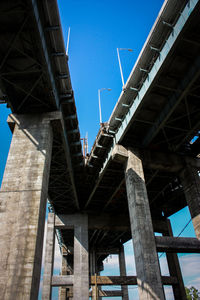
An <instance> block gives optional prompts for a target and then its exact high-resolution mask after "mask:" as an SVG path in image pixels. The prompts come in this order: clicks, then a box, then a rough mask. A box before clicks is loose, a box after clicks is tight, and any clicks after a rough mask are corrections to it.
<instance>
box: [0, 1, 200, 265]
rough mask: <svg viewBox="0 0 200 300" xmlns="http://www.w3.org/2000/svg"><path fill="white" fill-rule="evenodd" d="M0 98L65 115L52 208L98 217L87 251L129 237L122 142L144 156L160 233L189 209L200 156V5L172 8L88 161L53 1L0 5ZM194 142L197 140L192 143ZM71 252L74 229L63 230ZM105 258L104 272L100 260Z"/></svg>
mask: <svg viewBox="0 0 200 300" xmlns="http://www.w3.org/2000/svg"><path fill="white" fill-rule="evenodd" d="M0 8H1V18H0V24H1V29H0V72H1V77H0V89H1V99H2V100H3V101H5V102H6V103H7V105H8V106H9V107H10V108H11V110H12V113H14V114H39V113H51V112H55V111H56V112H58V115H59V117H58V118H57V119H56V120H54V121H53V131H54V141H53V152H52V161H51V170H50V180H49V191H48V194H49V201H50V203H51V205H52V207H53V210H54V211H55V212H56V214H58V215H62V214H65V213H67V214H74V213H77V212H85V213H87V214H89V216H90V217H89V218H91V221H90V224H89V247H90V248H92V247H96V248H98V247H99V248H101V249H105V248H106V249H107V250H108V251H109V249H113V248H115V247H118V246H119V244H121V243H123V242H126V241H127V240H128V239H130V238H131V233H130V226H129V214H128V205H127V196H126V187H125V183H124V170H123V167H122V166H121V165H120V164H119V163H118V162H117V161H115V160H114V159H113V149H114V148H115V146H116V145H118V144H120V145H122V146H123V147H124V148H127V147H132V148H134V149H135V148H136V149H137V151H139V153H140V156H141V157H142V158H143V163H144V175H145V181H146V186H147V192H148V197H149V202H150V208H151V213H152V217H153V221H154V225H155V227H154V228H155V231H159V229H158V227H156V222H157V221H158V220H159V221H162V218H163V217H168V216H170V215H171V214H173V213H175V212H177V211H178V210H180V209H181V208H183V207H185V206H186V199H185V195H184V193H183V187H182V185H181V183H180V180H179V177H178V175H179V173H180V172H181V170H182V169H183V168H184V166H185V157H187V158H188V159H190V158H196V157H197V156H198V154H199V152H200V151H199V130H200V124H199V120H200V105H199V101H200V23H199V18H200V2H199V1H198V0H190V1H187V0H183V1H174V0H168V1H165V3H164V5H163V7H162V9H161V12H160V14H159V16H158V18H157V20H156V21H155V24H154V26H153V28H152V30H151V32H150V34H149V36H148V38H147V41H146V43H145V45H144V47H143V49H142V51H141V53H140V55H139V58H138V60H137V62H136V64H135V66H134V68H133V70H132V72H131V74H130V76H129V78H128V81H127V83H126V84H125V86H124V87H123V90H122V92H121V95H120V97H119V99H118V101H117V104H116V106H115V108H114V111H113V113H112V115H111V117H110V119H109V121H108V123H106V124H104V125H103V126H102V128H101V129H100V131H99V133H98V135H97V137H96V140H95V143H94V145H93V147H92V150H91V153H90V154H89V157H88V159H87V164H86V166H85V164H84V158H83V155H82V149H81V140H80V132H79V127H78V119H77V114H76V106H75V100H74V95H73V89H72V86H71V81H70V74H69V69H68V62H67V60H68V57H67V56H66V54H65V46H64V42H63V36H62V30H61V24H60V19H59V13H58V7H57V3H56V0H51V1H39V0H38V1H37V0H26V1H22V0H17V1H14V0H13V1H5V0H2V1H1V3H0ZM195 136H196V139H195V141H194V140H193V138H194V137H195ZM58 228H59V230H60V233H61V240H62V243H63V244H65V245H66V246H67V247H68V246H69V247H70V246H73V230H71V232H70V231H69V230H68V231H67V233H66V232H65V230H62V229H61V227H59V226H58ZM106 255H107V254H100V255H99V257H98V263H99V268H101V263H102V260H103V258H104V257H105V256H106Z"/></svg>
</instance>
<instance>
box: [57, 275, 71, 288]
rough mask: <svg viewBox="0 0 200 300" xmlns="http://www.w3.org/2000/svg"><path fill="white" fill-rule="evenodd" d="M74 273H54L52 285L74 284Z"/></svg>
mask: <svg viewBox="0 0 200 300" xmlns="http://www.w3.org/2000/svg"><path fill="white" fill-rule="evenodd" d="M73 283H74V275H54V276H53V277H52V286H68V285H73Z"/></svg>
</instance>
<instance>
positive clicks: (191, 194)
mask: <svg viewBox="0 0 200 300" xmlns="http://www.w3.org/2000/svg"><path fill="white" fill-rule="evenodd" d="M195 162H196V166H195ZM186 164H187V166H186V168H185V169H184V170H183V171H182V172H181V174H180V179H181V182H182V185H183V190H184V193H185V197H186V200H187V204H188V207H189V210H190V214H191V217H192V222H193V226H194V230H195V233H196V236H197V238H198V239H200V184H199V183H200V180H199V175H198V170H199V161H198V160H197V161H196V160H186Z"/></svg>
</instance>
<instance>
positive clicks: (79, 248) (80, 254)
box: [73, 215, 89, 300]
mask: <svg viewBox="0 0 200 300" xmlns="http://www.w3.org/2000/svg"><path fill="white" fill-rule="evenodd" d="M74 225H75V226H74V286H73V295H74V300H80V299H82V300H88V298H89V262H88V217H87V215H79V216H76V219H75V222H74Z"/></svg>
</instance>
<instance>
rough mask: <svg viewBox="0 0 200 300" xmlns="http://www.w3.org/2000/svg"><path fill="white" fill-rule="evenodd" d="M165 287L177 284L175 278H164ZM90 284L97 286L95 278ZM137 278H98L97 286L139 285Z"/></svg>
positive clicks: (92, 278)
mask: <svg viewBox="0 0 200 300" xmlns="http://www.w3.org/2000/svg"><path fill="white" fill-rule="evenodd" d="M162 283H163V284H164V285H173V284H176V283H177V279H176V278H175V277H170V276H162ZM90 284H91V285H95V276H91V277H90ZM137 284H138V282H137V276H97V285H137Z"/></svg>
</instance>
